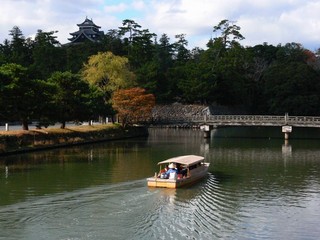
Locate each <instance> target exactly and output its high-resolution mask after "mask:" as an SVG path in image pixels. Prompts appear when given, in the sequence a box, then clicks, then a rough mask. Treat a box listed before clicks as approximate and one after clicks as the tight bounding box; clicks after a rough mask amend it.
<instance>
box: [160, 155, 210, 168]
mask: <svg viewBox="0 0 320 240" xmlns="http://www.w3.org/2000/svg"><path fill="white" fill-rule="evenodd" d="M203 160H204V157H201V156H196V155H185V156H179V157H174V158H169V159H167V160H164V161H162V162H159V163H158V165H160V164H165V163H168V164H169V163H179V164H183V165H186V166H190V165H193V164H196V163H198V162H201V161H203Z"/></svg>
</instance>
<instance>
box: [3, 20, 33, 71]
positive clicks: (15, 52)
mask: <svg viewBox="0 0 320 240" xmlns="http://www.w3.org/2000/svg"><path fill="white" fill-rule="evenodd" d="M9 35H10V36H11V41H10V55H9V56H8V60H9V61H8V63H16V64H19V65H21V66H24V67H28V66H30V65H31V64H32V51H31V48H32V47H31V45H32V44H31V43H32V42H31V39H30V38H28V39H26V38H25V37H24V35H23V33H22V31H21V29H20V28H19V27H18V26H14V27H13V28H12V29H11V30H10V34H9Z"/></svg>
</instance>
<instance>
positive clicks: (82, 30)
mask: <svg viewBox="0 0 320 240" xmlns="http://www.w3.org/2000/svg"><path fill="white" fill-rule="evenodd" d="M77 25H78V27H79V31H77V32H74V33H70V35H72V38H68V40H69V41H71V42H70V43H68V44H75V43H82V42H85V41H91V42H99V41H100V40H101V38H102V37H103V35H104V32H103V31H100V30H99V29H100V28H101V27H99V26H97V25H96V24H94V22H93V21H92V19H91V20H90V19H88V18H87V17H86V19H85V20H84V22H83V23H80V24H77Z"/></svg>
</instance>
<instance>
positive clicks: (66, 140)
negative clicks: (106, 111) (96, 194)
mask: <svg viewBox="0 0 320 240" xmlns="http://www.w3.org/2000/svg"><path fill="white" fill-rule="evenodd" d="M146 136H148V129H147V128H145V127H129V128H126V129H123V128H122V127H121V126H119V125H117V124H101V125H92V126H74V127H67V128H65V129H60V128H48V129H33V130H28V131H26V130H14V131H8V132H4V131H0V156H7V155H14V154H20V153H26V152H33V151H40V150H47V149H53V148H61V147H69V146H75V145H82V144H90V143H98V142H104V141H111V140H120V139H126V138H134V137H146Z"/></svg>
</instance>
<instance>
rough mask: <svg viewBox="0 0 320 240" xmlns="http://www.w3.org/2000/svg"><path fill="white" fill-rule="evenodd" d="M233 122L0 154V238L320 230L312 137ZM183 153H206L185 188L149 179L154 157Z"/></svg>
mask: <svg viewBox="0 0 320 240" xmlns="http://www.w3.org/2000/svg"><path fill="white" fill-rule="evenodd" d="M217 131H219V130H217ZM234 131H235V129H230V130H229V132H228V130H226V129H224V130H223V132H220V136H222V135H223V136H224V137H219V138H217V137H213V138H212V139H211V140H205V139H203V135H202V133H201V132H200V131H196V130H185V129H182V130H177V129H151V130H150V136H149V138H138V139H130V140H123V141H114V142H105V143H100V144H92V145H83V146H78V147H72V148H64V149H55V150H50V151H41V152H35V153H29V154H20V155H14V156H8V157H2V158H1V159H0V161H1V162H0V239H318V236H320V229H319V227H318V226H319V224H320V160H319V156H320V142H319V140H317V139H290V141H289V142H288V143H286V144H285V143H284V140H283V139H281V138H252V136H251V138H241V137H239V136H237V138H231V137H228V134H229V135H230V133H233V132H234ZM241 131H243V130H241ZM259 131H260V130H259ZM221 133H222V134H221ZM215 134H217V133H215ZM251 134H252V133H251ZM183 154H199V155H203V156H205V158H206V159H207V161H209V162H210V163H211V165H210V169H209V174H208V176H207V177H206V178H205V179H203V180H202V181H200V182H199V183H197V184H195V185H193V186H190V187H187V188H182V189H153V188H148V187H147V186H146V181H145V178H146V177H148V176H150V175H153V174H154V172H155V171H157V170H158V168H157V166H156V163H157V162H158V161H161V160H163V159H165V158H169V157H173V156H177V155H183Z"/></svg>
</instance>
